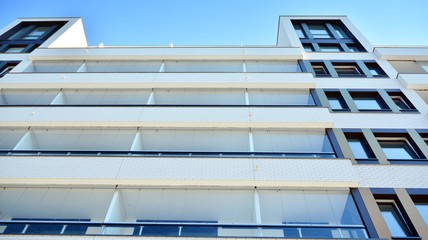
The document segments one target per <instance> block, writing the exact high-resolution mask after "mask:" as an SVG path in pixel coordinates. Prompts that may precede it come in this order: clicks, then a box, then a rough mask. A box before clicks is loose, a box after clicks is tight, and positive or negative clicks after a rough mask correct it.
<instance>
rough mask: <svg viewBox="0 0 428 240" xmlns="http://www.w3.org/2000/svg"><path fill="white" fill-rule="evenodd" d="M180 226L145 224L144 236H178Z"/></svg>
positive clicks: (142, 232)
mask: <svg viewBox="0 0 428 240" xmlns="http://www.w3.org/2000/svg"><path fill="white" fill-rule="evenodd" d="M178 233H179V227H178V226H144V227H143V229H142V231H141V235H142V236H178Z"/></svg>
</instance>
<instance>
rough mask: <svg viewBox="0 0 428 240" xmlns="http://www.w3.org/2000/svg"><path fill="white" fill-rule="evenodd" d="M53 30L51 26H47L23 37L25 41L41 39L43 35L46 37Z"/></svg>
mask: <svg viewBox="0 0 428 240" xmlns="http://www.w3.org/2000/svg"><path fill="white" fill-rule="evenodd" d="M50 29H51V27H49V26H45V27H38V28H36V29H34V30H33V31H31V32H30V33H29V34H27V35H26V36H24V37H23V39H26V40H36V39H40V38H41V37H42V36H43V35H45V34H46V33H47V32H48V31H49V30H50Z"/></svg>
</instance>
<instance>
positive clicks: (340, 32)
mask: <svg viewBox="0 0 428 240" xmlns="http://www.w3.org/2000/svg"><path fill="white" fill-rule="evenodd" d="M333 29H334V31H335V32H336V34H337V35H338V36H339V37H340V38H348V35H346V33H345V31H344V30H343V29H342V27H340V26H339V25H338V24H335V25H333Z"/></svg>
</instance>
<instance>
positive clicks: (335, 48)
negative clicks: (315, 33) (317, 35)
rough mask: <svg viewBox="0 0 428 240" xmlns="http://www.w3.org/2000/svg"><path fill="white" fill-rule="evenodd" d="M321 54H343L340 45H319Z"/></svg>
mask: <svg viewBox="0 0 428 240" xmlns="http://www.w3.org/2000/svg"><path fill="white" fill-rule="evenodd" d="M319 46H320V48H321V52H341V51H342V48H341V47H340V46H339V45H323V44H319Z"/></svg>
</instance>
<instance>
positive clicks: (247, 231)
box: [0, 220, 420, 239]
mask: <svg viewBox="0 0 428 240" xmlns="http://www.w3.org/2000/svg"><path fill="white" fill-rule="evenodd" d="M0 229H3V230H1V232H0V234H18V235H21V234H22V235H24V234H25V235H91V236H164V237H259V238H263V237H277V238H305V239H307V238H318V239H320V238H322V239H340V238H348V239H349V238H352V239H368V235H367V232H366V230H365V227H364V226H363V225H331V224H286V223H283V224H235V223H230V224H227V223H216V222H199V221H196V222H189V221H183V222H177V221H174V222H165V221H138V222H114V223H105V222H104V223H103V222H85V221H28V220H27V221H22V220H21V221H16V220H13V221H0ZM412 239H413V238H412ZM414 239H420V238H414Z"/></svg>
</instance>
